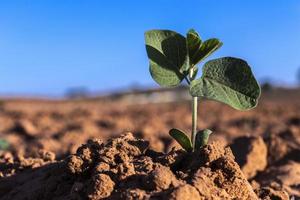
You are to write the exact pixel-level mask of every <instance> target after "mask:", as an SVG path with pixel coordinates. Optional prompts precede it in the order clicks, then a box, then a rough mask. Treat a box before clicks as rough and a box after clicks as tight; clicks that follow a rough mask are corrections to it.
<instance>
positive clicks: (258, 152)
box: [230, 136, 268, 179]
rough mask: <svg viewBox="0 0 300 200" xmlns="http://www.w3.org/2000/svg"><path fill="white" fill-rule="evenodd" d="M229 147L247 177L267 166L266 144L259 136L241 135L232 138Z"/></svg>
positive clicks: (249, 177)
mask: <svg viewBox="0 0 300 200" xmlns="http://www.w3.org/2000/svg"><path fill="white" fill-rule="evenodd" d="M230 148H231V149H232V151H233V154H234V156H235V158H236V161H237V163H238V164H239V165H240V167H241V169H242V171H243V173H244V175H245V176H246V178H247V179H251V178H253V177H254V176H255V175H256V174H257V172H259V171H263V170H264V169H265V168H266V167H267V158H268V153H267V145H266V144H265V142H264V141H263V139H262V137H260V136H257V137H255V136H243V137H238V138H236V139H234V141H233V142H232V144H231V145H230Z"/></svg>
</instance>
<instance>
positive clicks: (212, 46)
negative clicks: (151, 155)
mask: <svg viewBox="0 0 300 200" xmlns="http://www.w3.org/2000/svg"><path fill="white" fill-rule="evenodd" d="M145 41H146V50H147V54H148V57H149V60H150V73H151V76H152V78H153V79H154V80H155V81H156V82H157V83H158V84H159V85H160V86H163V87H175V86H178V85H179V84H180V83H181V82H182V81H183V80H185V81H186V82H187V84H188V85H189V93H190V95H191V96H192V133H191V137H190V138H189V137H188V136H187V135H186V134H185V133H184V132H183V131H181V130H179V129H174V128H173V129H171V130H170V132H169V134H170V135H171V136H172V137H173V138H174V139H175V140H176V141H177V142H178V143H179V144H180V145H181V146H182V147H183V148H184V149H185V150H186V151H193V150H195V149H199V148H200V147H202V146H204V145H206V144H207V142H208V138H209V136H210V134H211V133H212V131H211V130H209V129H205V130H200V131H197V111H198V98H199V97H200V98H206V99H211V100H215V101H219V102H222V103H225V104H227V105H229V106H231V107H233V108H235V109H237V110H249V109H252V108H254V107H255V106H256V105H257V102H258V98H259V96H260V87H259V85H258V83H257V81H256V80H255V77H254V76H253V74H252V71H251V68H250V66H249V65H248V64H247V62H246V61H244V60H242V59H239V58H233V57H223V58H218V59H213V60H210V61H208V62H206V63H205V64H204V65H203V68H202V75H201V77H200V78H198V79H196V77H197V73H198V67H197V64H199V63H200V62H201V61H203V60H204V59H205V58H207V57H208V56H209V55H211V54H212V53H213V52H215V51H216V50H217V49H219V48H220V47H221V46H222V42H220V41H219V40H218V39H216V38H212V39H208V40H205V41H202V40H201V38H200V36H199V34H198V33H197V32H196V31H195V30H193V29H191V30H189V31H188V33H187V35H186V37H184V36H182V35H181V34H179V33H176V32H174V31H170V30H150V31H147V32H146V33H145Z"/></svg>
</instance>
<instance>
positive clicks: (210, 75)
mask: <svg viewBox="0 0 300 200" xmlns="http://www.w3.org/2000/svg"><path fill="white" fill-rule="evenodd" d="M190 94H191V95H192V96H197V97H205V98H207V99H212V100H216V101H220V102H223V103H225V104H228V105H229V106H231V107H233V108H235V109H237V110H248V109H251V108H253V107H255V106H256V105H257V101H258V98H259V96H260V87H259V85H258V83H257V81H256V80H255V78H254V76H253V74H252V71H251V69H250V67H249V65H248V64H247V62H246V61H244V60H241V59H238V58H232V57H224V58H219V59H214V60H211V61H208V62H207V63H205V65H204V67H203V73H202V77H201V78H200V79H197V80H194V81H192V82H191V85H190Z"/></svg>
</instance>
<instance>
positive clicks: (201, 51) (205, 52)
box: [190, 38, 223, 65]
mask: <svg viewBox="0 0 300 200" xmlns="http://www.w3.org/2000/svg"><path fill="white" fill-rule="evenodd" d="M222 45H223V43H222V42H221V41H219V40H218V39H216V38H212V39H209V40H206V41H204V42H203V43H202V44H201V46H200V48H198V50H197V51H196V52H195V54H194V55H193V57H192V58H191V59H190V60H191V62H192V64H193V65H195V64H197V63H199V62H200V61H202V60H204V59H205V58H207V57H208V56H209V55H211V54H212V53H213V52H215V51H216V50H217V49H219V48H220V47H221V46H222Z"/></svg>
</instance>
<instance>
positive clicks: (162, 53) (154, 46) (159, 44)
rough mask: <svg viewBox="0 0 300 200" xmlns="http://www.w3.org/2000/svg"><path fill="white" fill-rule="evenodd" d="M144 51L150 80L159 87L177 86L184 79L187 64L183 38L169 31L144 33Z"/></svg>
mask: <svg viewBox="0 0 300 200" xmlns="http://www.w3.org/2000/svg"><path fill="white" fill-rule="evenodd" d="M145 41H146V50H147V55H148V57H149V59H150V73H151V76H152V78H153V79H154V80H155V81H156V82H157V83H158V84H159V85H161V86H168V87H172V86H177V85H178V84H180V82H181V81H182V80H183V79H184V77H185V75H186V72H187V70H188V67H189V64H188V60H189V59H187V48H186V40H185V37H184V36H182V35H180V34H178V33H176V32H174V31H169V30H151V31H147V32H146V33H145Z"/></svg>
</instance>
